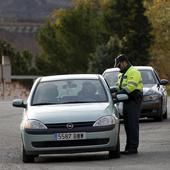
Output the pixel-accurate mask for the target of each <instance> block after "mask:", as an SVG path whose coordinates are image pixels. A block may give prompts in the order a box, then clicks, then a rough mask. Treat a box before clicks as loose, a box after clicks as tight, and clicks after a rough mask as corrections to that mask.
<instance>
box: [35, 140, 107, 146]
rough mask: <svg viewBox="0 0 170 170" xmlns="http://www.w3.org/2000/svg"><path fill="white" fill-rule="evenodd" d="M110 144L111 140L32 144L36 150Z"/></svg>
mask: <svg viewBox="0 0 170 170" xmlns="http://www.w3.org/2000/svg"><path fill="white" fill-rule="evenodd" d="M108 142H109V138H104V139H86V140H70V141H42V142H32V146H33V147H36V148H46V147H50V148H51V147H71V146H88V145H103V144H107V143H108Z"/></svg>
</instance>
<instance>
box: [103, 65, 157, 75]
mask: <svg viewBox="0 0 170 170" xmlns="http://www.w3.org/2000/svg"><path fill="white" fill-rule="evenodd" d="M134 67H135V68H137V69H139V70H154V69H153V67H151V66H134ZM112 71H120V69H119V68H117V67H115V68H108V69H106V70H105V71H104V72H103V74H104V73H106V72H112Z"/></svg>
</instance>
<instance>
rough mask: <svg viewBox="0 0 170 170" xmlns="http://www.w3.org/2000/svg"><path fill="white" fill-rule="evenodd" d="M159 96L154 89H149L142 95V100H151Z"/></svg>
mask: <svg viewBox="0 0 170 170" xmlns="http://www.w3.org/2000/svg"><path fill="white" fill-rule="evenodd" d="M159 98H160V94H159V93H156V92H155V91H154V90H149V91H148V92H147V93H146V94H145V95H144V96H143V101H152V100H158V99H159Z"/></svg>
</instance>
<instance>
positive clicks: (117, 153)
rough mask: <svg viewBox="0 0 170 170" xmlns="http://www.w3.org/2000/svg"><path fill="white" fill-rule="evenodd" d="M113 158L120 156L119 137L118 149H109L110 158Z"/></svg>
mask: <svg viewBox="0 0 170 170" xmlns="http://www.w3.org/2000/svg"><path fill="white" fill-rule="evenodd" d="M113 158H120V139H119V137H118V141H117V145H116V150H115V151H109V159H113Z"/></svg>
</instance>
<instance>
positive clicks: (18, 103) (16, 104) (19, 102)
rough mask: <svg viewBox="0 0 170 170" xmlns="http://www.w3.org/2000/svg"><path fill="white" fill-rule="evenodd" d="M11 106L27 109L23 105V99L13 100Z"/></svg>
mask: <svg viewBox="0 0 170 170" xmlns="http://www.w3.org/2000/svg"><path fill="white" fill-rule="evenodd" d="M12 105H13V106H14V107H22V108H26V107H27V105H26V104H24V100H23V99H15V100H13V102H12Z"/></svg>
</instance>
